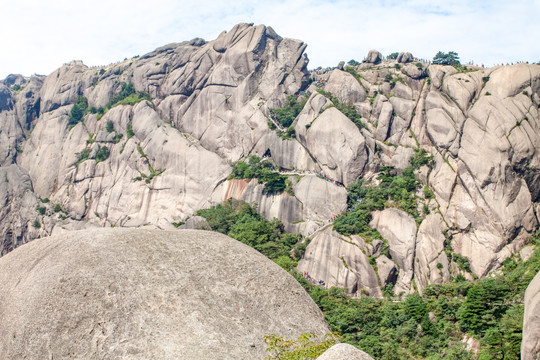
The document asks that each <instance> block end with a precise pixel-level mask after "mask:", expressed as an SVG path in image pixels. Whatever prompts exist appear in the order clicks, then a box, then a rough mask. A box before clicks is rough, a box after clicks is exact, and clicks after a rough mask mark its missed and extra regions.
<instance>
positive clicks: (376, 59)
mask: <svg viewBox="0 0 540 360" xmlns="http://www.w3.org/2000/svg"><path fill="white" fill-rule="evenodd" d="M381 60H382V54H381V53H380V52H378V51H377V50H369V52H368V54H367V56H366V60H365V61H366V62H367V63H370V64H378V63H380V62H381Z"/></svg>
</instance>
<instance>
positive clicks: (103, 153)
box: [96, 145, 110, 164]
mask: <svg viewBox="0 0 540 360" xmlns="http://www.w3.org/2000/svg"><path fill="white" fill-rule="evenodd" d="M109 154H110V152H109V148H108V147H106V146H101V145H100V146H99V147H98V151H97V152H96V164H97V163H100V162H102V161H105V160H107V158H108V157H109Z"/></svg>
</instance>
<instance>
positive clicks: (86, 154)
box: [75, 148, 91, 165]
mask: <svg viewBox="0 0 540 360" xmlns="http://www.w3.org/2000/svg"><path fill="white" fill-rule="evenodd" d="M90 152H91V149H90V148H84V149H83V151H81V152H80V153H77V155H78V156H79V158H78V160H77V162H76V163H75V165H79V164H80V163H82V162H83V161H86V160H88V158H89V157H90Z"/></svg>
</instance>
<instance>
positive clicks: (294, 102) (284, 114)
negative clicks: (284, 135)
mask: <svg viewBox="0 0 540 360" xmlns="http://www.w3.org/2000/svg"><path fill="white" fill-rule="evenodd" d="M307 99H308V98H307V96H301V97H300V96H296V95H289V96H287V99H286V103H285V106H283V107H280V108H276V109H270V114H271V115H272V117H273V118H274V120H275V121H276V122H277V123H278V124H279V125H281V126H282V127H284V128H288V127H289V126H291V125H292V123H293V122H294V120H295V119H296V117H297V116H298V114H300V112H301V111H302V109H303V108H304V105H305V104H306V101H307ZM272 125H273V124H272Z"/></svg>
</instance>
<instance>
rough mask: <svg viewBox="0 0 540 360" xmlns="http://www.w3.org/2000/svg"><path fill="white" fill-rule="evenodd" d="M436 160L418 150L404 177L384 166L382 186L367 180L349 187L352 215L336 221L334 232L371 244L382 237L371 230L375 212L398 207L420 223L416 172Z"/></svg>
mask: <svg viewBox="0 0 540 360" xmlns="http://www.w3.org/2000/svg"><path fill="white" fill-rule="evenodd" d="M432 159H433V156H428V154H427V152H426V151H425V150H423V149H422V150H416V154H415V156H413V157H412V158H411V159H410V160H409V162H410V166H408V167H407V168H405V169H404V170H403V171H402V172H401V174H398V172H397V171H396V170H395V169H394V168H393V167H391V166H384V167H382V168H381V169H379V175H378V177H377V179H378V180H379V181H380V183H379V185H377V186H375V185H370V184H368V183H367V182H366V181H364V180H363V179H358V180H357V181H356V182H354V183H352V184H351V185H349V186H348V188H347V190H348V195H347V207H348V208H349V209H350V211H348V212H346V213H344V214H341V215H340V216H338V217H337V218H336V220H335V221H334V229H335V230H336V231H337V232H339V233H340V234H344V235H352V234H359V235H361V236H362V237H364V238H366V239H367V240H369V239H373V238H380V234H379V233H378V232H377V231H376V230H375V229H372V228H371V227H370V226H369V222H370V221H371V212H372V211H376V210H383V209H384V208H387V207H397V208H399V209H401V210H403V211H405V212H407V213H409V214H411V215H412V216H413V217H415V218H416V219H419V218H420V213H419V212H418V200H417V198H416V195H415V193H416V191H417V189H418V187H419V186H420V181H419V180H418V179H417V177H416V175H415V173H414V172H415V170H417V169H419V168H420V167H421V166H423V165H429V164H430V162H431V160H432ZM428 190H429V189H428Z"/></svg>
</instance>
